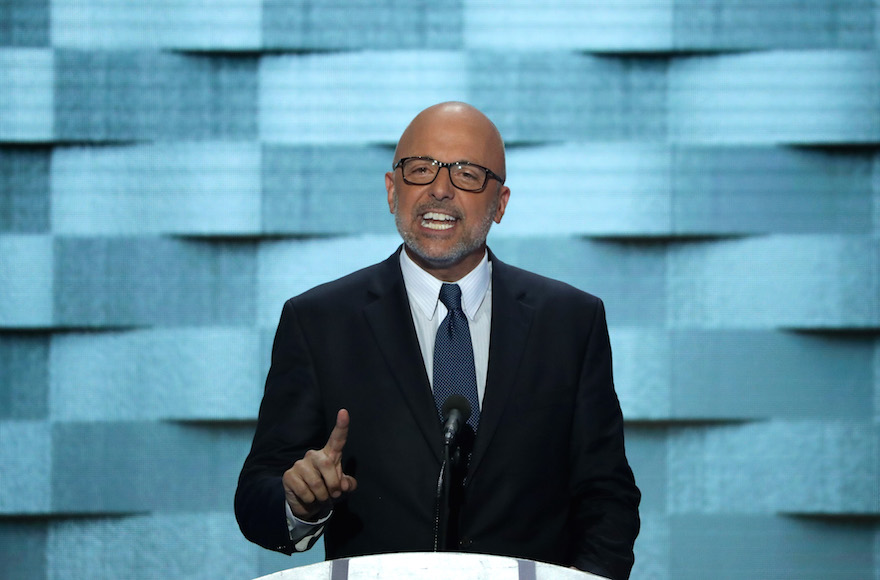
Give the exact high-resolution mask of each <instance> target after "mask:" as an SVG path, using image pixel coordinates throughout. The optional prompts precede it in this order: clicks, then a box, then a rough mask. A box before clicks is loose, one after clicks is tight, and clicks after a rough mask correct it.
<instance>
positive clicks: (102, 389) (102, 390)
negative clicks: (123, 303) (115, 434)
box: [51, 327, 266, 421]
mask: <svg viewBox="0 0 880 580" xmlns="http://www.w3.org/2000/svg"><path fill="white" fill-rule="evenodd" d="M260 347H261V341H260V333H259V332H258V331H257V330H256V329H253V328H221V327H208V328H177V329H173V330H166V329H156V330H143V331H134V332H118V333H117V332H110V333H100V334H96V333H85V334H82V333H72V334H62V335H57V336H54V337H53V338H52V347H51V369H52V371H51V397H52V418H53V419H54V420H56V421H90V420H91V421H101V420H104V421H120V420H148V419H153V420H161V419H184V420H231V419H245V418H247V419H250V418H256V411H257V409H258V408H259V404H260V389H259V388H257V387H258V386H259V385H261V384H262V381H263V379H264V374H265V372H266V368H264V367H263V366H262V365H261V362H262V359H263V352H262V351H261V350H260Z"/></svg>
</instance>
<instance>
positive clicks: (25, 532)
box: [0, 519, 49, 580]
mask: <svg viewBox="0 0 880 580" xmlns="http://www.w3.org/2000/svg"><path fill="white" fill-rule="evenodd" d="M48 528H49V524H48V523H47V522H46V521H45V520H32V521H27V520H21V519H19V520H12V521H3V520H0V578H3V579H4V580H45V579H46V578H47V575H46V537H47V535H48Z"/></svg>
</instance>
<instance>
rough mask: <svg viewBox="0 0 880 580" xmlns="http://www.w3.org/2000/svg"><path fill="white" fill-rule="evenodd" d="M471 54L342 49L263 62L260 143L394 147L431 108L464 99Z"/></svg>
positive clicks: (264, 58) (265, 59) (271, 57)
mask: <svg viewBox="0 0 880 580" xmlns="http://www.w3.org/2000/svg"><path fill="white" fill-rule="evenodd" d="M469 60H470V59H468V58H467V56H466V55H464V54H461V53H458V52H452V51H445V52H444V51H396V52H377V53H370V52H342V53H327V54H305V55H295V56H291V55H283V56H265V57H263V58H262V59H261V60H260V102H259V112H260V138H261V140H262V141H265V142H269V143H314V144H322V143H364V142H366V143H373V142H379V143H383V142H384V143H396V142H397V139H398V138H399V137H400V134H401V133H402V132H403V130H404V129H405V128H406V125H407V124H408V123H409V122H410V120H411V119H412V117H414V116H415V115H416V114H417V113H418V112H419V111H420V110H422V109H423V108H425V107H426V106H427V105H428V104H433V103H437V102H440V101H447V100H466V97H467V91H466V89H467V67H468V63H469Z"/></svg>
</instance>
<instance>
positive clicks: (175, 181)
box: [51, 142, 261, 235]
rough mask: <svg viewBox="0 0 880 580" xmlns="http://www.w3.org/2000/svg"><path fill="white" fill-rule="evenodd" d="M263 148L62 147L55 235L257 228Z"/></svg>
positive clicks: (56, 157) (55, 168)
mask: <svg viewBox="0 0 880 580" xmlns="http://www.w3.org/2000/svg"><path fill="white" fill-rule="evenodd" d="M260 158H261V156H260V148H259V146H258V145H257V144H256V143H246V142H207V143H188V142H183V143H179V142H166V143H160V144H150V145H138V146H127V147H59V148H56V149H55V150H54V151H53V154H52V171H51V183H52V204H51V207H52V212H51V213H52V229H53V231H54V232H55V233H56V234H80V235H123V234H124V235H138V234H149V233H180V234H191V235H231V234H238V235H241V234H251V235H253V234H256V233H259V231H260V214H261V203H260V195H261V188H260V165H261V164H260Z"/></svg>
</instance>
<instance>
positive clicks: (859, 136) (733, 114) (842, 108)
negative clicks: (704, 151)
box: [669, 51, 880, 144]
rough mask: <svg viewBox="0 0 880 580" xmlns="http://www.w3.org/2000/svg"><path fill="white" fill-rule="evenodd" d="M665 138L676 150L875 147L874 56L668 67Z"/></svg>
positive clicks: (780, 55)
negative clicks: (696, 146)
mask: <svg viewBox="0 0 880 580" xmlns="http://www.w3.org/2000/svg"><path fill="white" fill-rule="evenodd" d="M669 138H670V139H671V140H672V141H673V142H682V143H705V144H711V143H729V144H750V143H755V144H765V143H805V144H810V143H873V142H877V141H878V140H880V57H878V53H877V52H876V51H863V52H859V51H849V52H847V51H800V52H794V51H792V52H769V53H754V54H736V55H717V56H711V57H693V58H684V59H677V60H673V61H672V62H671V65H670V70H669Z"/></svg>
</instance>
